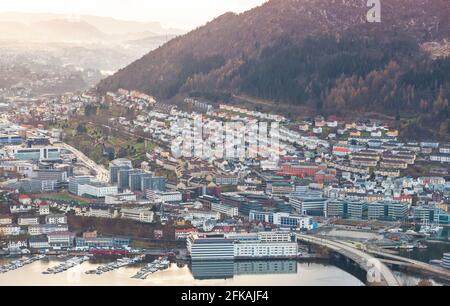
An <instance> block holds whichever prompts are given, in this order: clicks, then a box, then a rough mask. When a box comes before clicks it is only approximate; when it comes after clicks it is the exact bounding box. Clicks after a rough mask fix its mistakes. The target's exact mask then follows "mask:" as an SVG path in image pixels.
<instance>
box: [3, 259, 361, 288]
mask: <svg viewBox="0 0 450 306" xmlns="http://www.w3.org/2000/svg"><path fill="white" fill-rule="evenodd" d="M9 260H11V259H4V258H0V264H5V263H7V262H8V261H9ZM60 262H61V261H58V260H47V261H38V262H34V263H32V264H30V265H27V266H24V267H22V268H19V269H17V270H15V271H10V272H8V273H4V274H0V286H7V285H34V286H35V285H42V286H57V285H62V286H87V285H89V286H105V285H107V286H170V285H174V286H175V285H178V286H186V285H188V286H196V285H201V286H245V285H254V286H257V285H261V286H268V285H287V286H313V285H318V286H332V285H343V286H363V285H364V284H363V283H362V282H361V281H360V280H358V279H357V278H355V277H354V276H352V275H351V274H349V273H347V272H345V271H344V270H341V269H340V268H338V267H335V266H333V265H328V264H321V263H298V262H296V261H279V262H261V261H258V262H254V261H251V262H235V263H233V262H230V263H217V264H216V263H210V264H206V265H205V264H204V263H200V264H193V266H192V267H189V266H184V267H178V266H177V265H176V264H172V265H171V266H170V268H169V269H167V270H165V271H159V272H157V273H154V274H153V275H150V276H149V277H148V278H147V279H146V280H138V279H132V278H131V276H133V275H134V274H135V273H136V272H137V271H138V270H139V267H140V265H137V266H134V267H125V268H121V269H119V270H115V271H112V272H108V273H104V274H102V275H96V274H93V275H89V274H85V273H84V272H85V271H88V270H92V269H95V268H97V267H98V266H99V264H98V263H92V262H85V263H83V264H82V265H81V266H78V267H75V268H72V269H69V270H68V271H66V272H63V273H60V274H51V275H47V274H42V272H43V271H45V270H46V269H47V268H49V267H52V266H55V265H57V264H59V263H60ZM218 271H220V272H218ZM211 277H214V278H215V279H211Z"/></svg>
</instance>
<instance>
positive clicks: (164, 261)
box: [132, 257, 170, 279]
mask: <svg viewBox="0 0 450 306" xmlns="http://www.w3.org/2000/svg"><path fill="white" fill-rule="evenodd" d="M169 265H170V261H169V259H168V258H167V257H160V258H158V259H155V260H154V261H153V262H151V263H149V264H147V265H145V267H143V268H142V269H140V270H139V271H138V272H137V273H136V274H135V275H134V276H133V277H132V278H138V279H146V278H147V277H148V276H149V275H150V274H153V273H155V272H157V271H160V270H165V269H167V268H169Z"/></svg>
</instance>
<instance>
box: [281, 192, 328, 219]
mask: <svg viewBox="0 0 450 306" xmlns="http://www.w3.org/2000/svg"><path fill="white" fill-rule="evenodd" d="M327 202H328V199H326V198H323V197H321V196H320V197H310V196H305V197H293V196H291V197H289V204H290V205H291V206H292V208H294V209H295V210H296V211H298V212H299V213H300V214H302V215H307V216H324V215H325V213H326V207H327Z"/></svg>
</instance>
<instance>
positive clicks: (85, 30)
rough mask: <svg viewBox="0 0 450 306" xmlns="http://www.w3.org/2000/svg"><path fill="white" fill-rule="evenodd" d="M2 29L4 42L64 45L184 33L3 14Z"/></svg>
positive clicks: (108, 21) (85, 18)
mask: <svg viewBox="0 0 450 306" xmlns="http://www.w3.org/2000/svg"><path fill="white" fill-rule="evenodd" d="M1 29H5V31H1V32H0V39H27V40H50V41H60V40H61V38H64V40H68V41H74V40H80V39H87V40H92V39H97V40H98V39H101V40H114V41H125V40H130V39H142V38H145V37H150V36H160V35H179V34H183V33H184V31H183V30H179V29H165V28H163V27H162V26H161V24H160V23H159V22H135V21H127V20H118V19H114V18H110V17H98V16H89V15H80V16H68V15H64V14H49V13H19V12H3V13H0V30H1ZM36 35H38V37H36ZM61 36H62V37H61Z"/></svg>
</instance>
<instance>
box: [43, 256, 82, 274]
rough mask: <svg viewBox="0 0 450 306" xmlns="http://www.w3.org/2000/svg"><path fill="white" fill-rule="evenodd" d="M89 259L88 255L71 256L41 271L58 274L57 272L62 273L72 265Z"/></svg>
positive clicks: (74, 265)
mask: <svg viewBox="0 0 450 306" xmlns="http://www.w3.org/2000/svg"><path fill="white" fill-rule="evenodd" d="M89 259H90V257H89V256H83V257H72V258H70V259H68V260H67V261H65V262H63V263H61V264H59V265H57V266H55V267H52V268H48V269H47V270H45V271H44V272H42V274H58V273H62V272H65V271H67V270H69V269H71V268H73V267H76V266H78V265H81V264H82V263H83V262H86V261H88V260H89Z"/></svg>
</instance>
